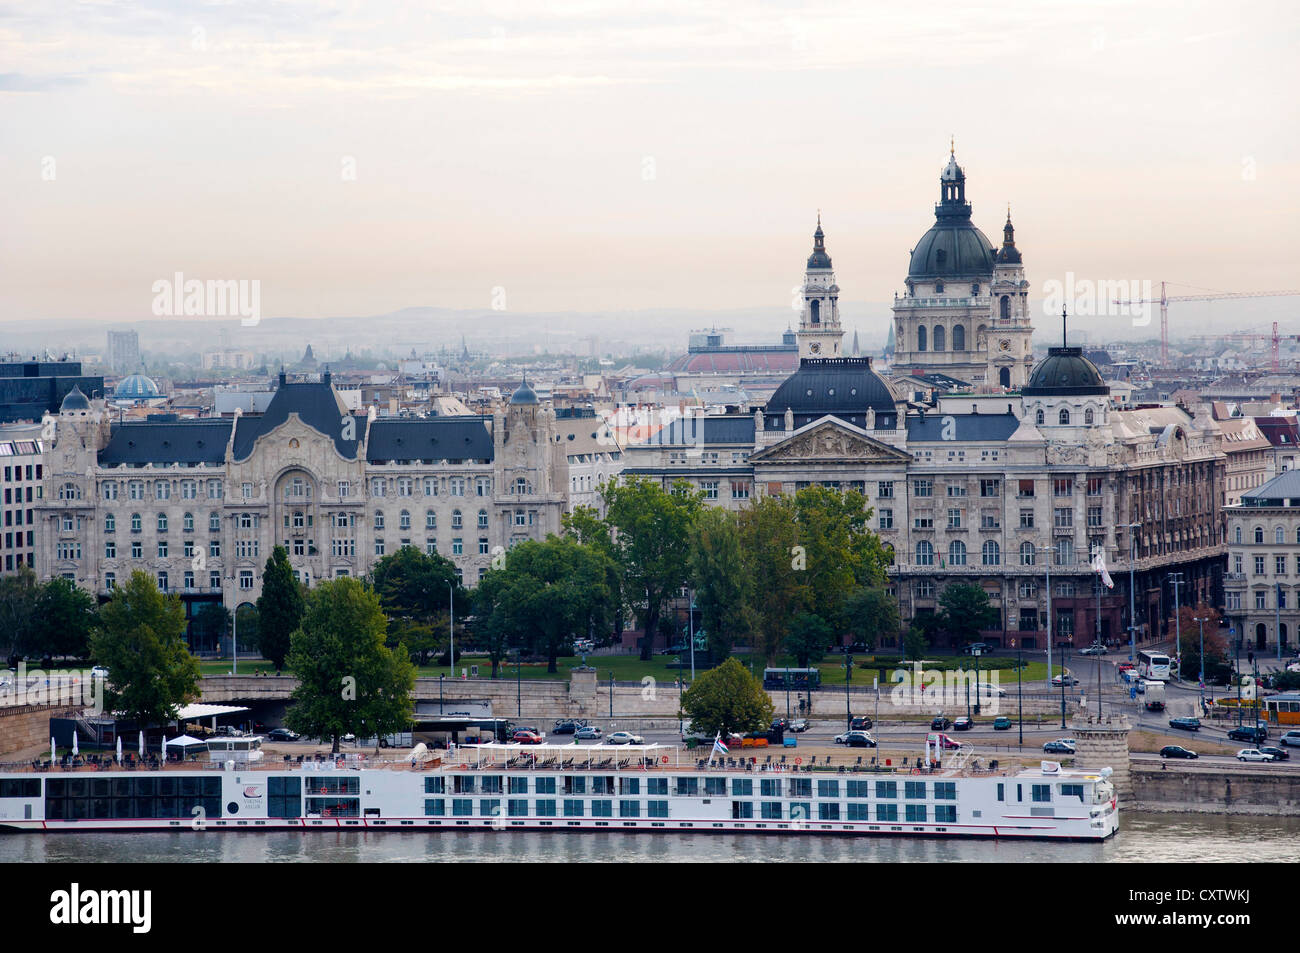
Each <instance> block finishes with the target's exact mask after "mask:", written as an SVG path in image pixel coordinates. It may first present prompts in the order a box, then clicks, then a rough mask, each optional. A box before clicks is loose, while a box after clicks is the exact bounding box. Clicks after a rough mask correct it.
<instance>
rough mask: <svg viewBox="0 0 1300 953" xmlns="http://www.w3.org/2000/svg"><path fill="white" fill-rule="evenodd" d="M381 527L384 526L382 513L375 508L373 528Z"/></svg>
mask: <svg viewBox="0 0 1300 953" xmlns="http://www.w3.org/2000/svg"><path fill="white" fill-rule="evenodd" d="M383 528H384V514H383V513H382V512H381V511H379V510H375V529H383Z"/></svg>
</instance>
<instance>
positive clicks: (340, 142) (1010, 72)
mask: <svg viewBox="0 0 1300 953" xmlns="http://www.w3.org/2000/svg"><path fill="white" fill-rule="evenodd" d="M405 10H406V8H405V7H403V6H401V5H397V6H396V7H395V8H394V12H395V13H397V14H402V13H403V11H405ZM96 11H97V12H96V15H95V16H93V17H90V18H88V19H87V18H84V17H83V18H81V19H80V20H78V21H77V23H78V25H75V26H69V22H70V21H69V19H68V18H67V17H63V16H60V11H59V7H58V5H54V6H53V7H45V8H42V11H41V12H40V13H39V14H38V15H28V14H24V13H20V12H18V11H11V15H10V16H9V18H8V21H7V23H8V26H7V29H6V30H4V31H3V32H0V50H3V51H4V53H5V57H6V61H7V62H8V63H9V64H10V70H11V72H8V73H6V74H4V75H3V76H0V110H3V112H4V116H5V122H4V124H3V129H4V132H3V133H0V135H3V137H4V139H3V142H4V145H3V149H0V169H3V174H4V175H5V177H6V179H7V180H8V181H9V183H10V185H11V189H10V190H9V192H10V194H9V203H8V204H9V213H10V215H9V217H10V221H11V223H12V226H13V227H11V228H10V229H8V230H6V233H5V240H4V245H3V247H0V260H3V261H4V262H5V265H4V268H5V287H6V291H7V294H6V295H5V296H4V299H3V302H4V304H3V308H0V321H30V320H71V319H88V320H94V321H102V322H104V324H105V325H106V326H107V325H108V324H110V323H114V322H116V323H120V322H131V321H138V320H141V319H144V318H147V317H149V316H150V307H151V304H152V302H153V300H154V297H155V293H154V291H153V285H154V283H155V282H157V281H159V280H160V279H170V278H171V276H172V275H173V274H175V273H177V272H183V273H184V274H186V275H187V276H189V275H193V276H196V277H200V278H202V279H207V280H216V279H228V280H236V281H250V282H251V281H256V282H260V290H261V312H262V314H263V315H264V316H266V317H268V318H274V317H281V316H299V317H317V316H345V315H373V314H386V313H391V312H393V311H398V310H401V309H404V308H410V307H432V308H449V309H456V310H467V311H473V310H476V309H482V310H483V311H485V312H491V311H492V310H493V309H494V308H496V309H497V310H504V311H506V312H510V313H513V314H516V315H518V314H520V313H528V312H532V313H540V312H569V313H573V312H578V313H598V312H624V311H626V312H635V311H644V310H654V309H665V308H668V309H689V310H699V311H702V312H703V311H727V310H733V309H738V308H770V307H773V306H780V305H781V304H783V303H785V302H787V301H789V300H790V298H791V289H792V288H793V287H794V286H795V285H796V284H797V283H798V281H799V273H800V263H801V261H802V259H803V257H804V256H806V255H807V251H808V248H809V247H810V244H811V233H812V230H813V228H814V226H815V221H816V215H817V212H818V209H820V210H821V213H822V217H823V222H824V226H825V229H826V235H827V247H828V250H829V252H830V254H831V255H832V256H833V257H834V259H835V266H836V270H837V274H838V276H839V280H840V282H841V284H842V286H843V289H844V292H843V294H844V299H845V302H846V306H848V305H849V303H850V302H868V303H884V302H887V301H888V300H889V298H890V297H891V296H892V294H893V293H894V292H900V293H901V292H902V291H903V290H904V289H903V280H904V278H905V277H906V273H907V257H906V256H907V252H908V250H909V249H910V248H911V247H912V246H913V245H914V244H915V242H916V241H917V240H918V239H919V238H920V236H921V234H922V233H923V232H924V231H925V230H926V229H927V228H928V227H929V226H930V224H931V222H932V207H933V204H934V203H935V201H937V199H938V176H939V172H940V170H941V169H942V167H943V164H944V162H946V160H947V158H948V152H949V145H950V141H951V138H952V137H955V147H956V155H957V158H958V160H959V161H960V162H961V163H962V165H963V167H964V168H965V169H966V173H967V175H968V193H967V194H968V197H969V198H970V200H971V202H972V204H973V206H974V222H975V224H976V225H977V226H978V227H979V228H980V229H981V230H982V231H983V232H984V233H985V234H986V235H988V236H989V237H990V238H991V239H996V237H997V235H998V234H999V231H1000V229H1001V226H1002V223H1003V220H1004V218H1005V216H1006V211H1007V206H1008V204H1010V207H1011V213H1012V217H1013V220H1014V222H1015V225H1016V234H1017V240H1018V243H1019V245H1020V247H1021V248H1022V250H1023V252H1024V255H1025V266H1026V273H1027V276H1028V279H1029V281H1030V283H1031V286H1032V294H1031V298H1032V299H1041V298H1043V297H1045V296H1046V294H1047V293H1046V291H1045V287H1046V285H1047V283H1048V282H1051V281H1060V282H1064V281H1065V280H1066V277H1067V275H1068V274H1073V275H1075V276H1077V277H1078V278H1079V279H1081V280H1090V281H1126V282H1132V281H1143V280H1145V281H1152V282H1155V283H1156V284H1155V288H1156V290H1157V291H1158V282H1159V281H1160V280H1162V279H1164V280H1169V281H1173V282H1180V283H1183V284H1182V290H1184V291H1185V290H1186V289H1187V288H1190V287H1193V286H1200V287H1207V288H1211V289H1214V290H1224V291H1263V290H1274V289H1278V288H1286V287H1290V286H1292V285H1294V284H1295V282H1294V280H1293V279H1291V278H1289V273H1290V271H1291V269H1289V267H1288V266H1289V265H1290V262H1289V260H1288V249H1289V248H1290V247H1292V246H1293V242H1294V239H1295V237H1296V234H1295V233H1296V227H1295V221H1296V215H1295V212H1296V211H1297V208H1296V205H1297V202H1296V199H1295V195H1294V190H1293V189H1290V188H1288V187H1287V186H1288V184H1289V183H1290V182H1292V181H1293V180H1294V177H1295V171H1296V160H1295V158H1294V156H1295V154H1296V148H1295V146H1296V144H1297V143H1296V139H1297V137H1296V132H1295V123H1294V122H1288V121H1287V120H1288V119H1294V114H1295V106H1294V103H1293V102H1292V101H1291V98H1290V96H1289V95H1288V94H1287V93H1286V90H1287V89H1289V88H1293V87H1294V85H1295V83H1294V82H1292V83H1288V82H1286V81H1285V80H1286V76H1287V75H1288V74H1290V75H1291V76H1292V78H1293V79H1294V78H1295V77H1294V74H1295V72H1296V66H1295V65H1294V62H1293V60H1292V59H1291V58H1289V57H1287V56H1286V53H1287V51H1288V50H1289V49H1290V48H1291V47H1292V46H1293V45H1294V40H1295V34H1296V26H1297V22H1300V21H1298V20H1297V18H1296V15H1295V14H1294V13H1293V12H1292V11H1291V10H1290V9H1289V8H1287V7H1285V6H1282V5H1280V4H1259V5H1255V6H1252V7H1250V8H1248V9H1246V10H1238V9H1233V10H1228V11H1224V10H1220V9H1213V8H1209V7H1206V8H1198V9H1195V10H1191V11H1181V10H1180V11H1179V17H1180V19H1177V20H1174V19H1171V18H1170V17H1169V16H1167V15H1166V13H1162V12H1161V11H1159V10H1130V9H1128V8H1126V7H1124V6H1122V5H1103V6H1101V7H1100V8H1099V7H1098V6H1097V5H1088V6H1082V5H1077V6H1069V7H1059V8H1058V7H1054V8H1052V9H1050V10H1041V9H1039V8H1038V7H1037V6H1036V5H1032V4H1023V3H1010V4H1002V5H998V6H997V7H989V8H967V7H958V6H945V7H943V8H942V9H940V10H938V11H935V12H929V11H927V13H926V14H925V15H924V16H922V15H921V14H918V13H912V12H897V11H895V12H880V11H871V12H859V11H856V10H855V9H854V8H853V7H851V6H848V5H845V6H834V7H831V8H828V9H825V10H821V11H819V12H818V13H817V14H815V15H812V14H808V13H806V12H801V11H800V9H799V7H798V6H797V5H773V6H771V7H767V8H764V9H762V10H759V11H755V10H752V9H749V8H747V7H741V6H734V5H732V4H729V3H718V4H712V5H707V6H704V7H701V6H699V5H695V4H693V5H686V4H681V5H670V6H669V7H667V8H665V9H664V11H663V12H662V13H661V14H660V17H659V19H658V20H656V21H651V22H646V21H644V20H641V19H638V18H637V17H636V16H634V15H633V14H631V13H627V12H620V8H618V7H617V6H613V5H602V4H569V5H561V6H559V7H555V6H551V7H549V8H548V10H547V11H545V12H540V11H532V10H527V9H526V8H524V7H522V6H521V5H517V4H512V3H486V4H482V5H472V4H453V5H450V6H447V7H444V8H443V9H441V10H440V11H438V12H437V13H435V14H427V15H426V14H425V13H423V12H420V13H419V14H416V13H414V12H409V11H407V13H406V20H405V21H404V22H402V21H400V20H399V21H398V22H391V21H389V22H383V21H380V20H379V19H375V20H374V21H373V22H371V19H370V8H368V7H367V8H366V10H364V11H362V10H360V9H359V8H357V7H356V6H355V5H353V6H352V8H351V9H350V10H349V9H347V8H345V7H344V6H337V5H336V6H334V7H329V6H326V5H318V4H298V5H291V6H286V7H279V8H276V9H275V10H274V11H269V12H268V11H262V10H260V9H258V8H256V7H253V6H251V5H245V4H228V5H223V6H222V7H220V8H219V9H215V8H209V9H207V10H203V11H201V12H200V14H199V15H197V16H191V15H189V14H188V13H186V14H182V13H178V12H174V11H171V10H170V8H169V7H168V6H167V5H156V6H153V7H146V8H138V7H134V8H130V9H126V8H119V7H115V6H114V5H112V4H106V5H102V6H100V7H97V8H96ZM55 35H57V36H58V37H59V42H58V43H51V42H50V41H51V38H52V37H53V36H55ZM344 37H346V42H344V41H343V39H342V38H344ZM1206 63H1214V64H1216V68H1215V69H1212V70H1211V69H1206V68H1205V64H1206ZM899 71H903V72H905V73H910V75H911V82H910V83H909V82H901V83H900V82H898V76H899ZM1029 76H1033V77H1034V81H1033V82H1032V83H1031V82H1028V81H1027V80H1026V78H1027V77H1029ZM1152 77H1155V79H1152ZM74 120H75V121H74ZM1189 282H1190V283H1194V284H1188V283H1189ZM498 306H500V307H498ZM871 312H872V314H874V313H875V309H874V308H872V309H871ZM1035 317H1037V315H1035ZM887 318H888V315H887V312H883V311H882V313H881V314H880V319H881V328H880V329H872V328H868V327H865V326H861V325H858V326H860V327H862V330H863V332H864V334H869V333H875V332H878V331H880V330H881V329H883V328H884V327H886V326H887ZM846 323H847V324H848V325H849V326H850V327H852V326H854V324H853V321H852V317H851V316H846ZM1038 323H1039V325H1040V333H1042V331H1043V330H1046V329H1047V328H1048V327H1049V325H1047V324H1045V323H1044V322H1042V321H1041V320H1039V321H1038ZM1115 323H1116V333H1117V334H1118V333H1119V331H1120V330H1121V329H1123V330H1124V331H1126V332H1127V331H1128V330H1129V329H1128V328H1126V327H1123V322H1122V321H1116V322H1115ZM1152 330H1153V331H1154V330H1155V329H1154V328H1153V329H1152ZM737 331H738V333H741V334H748V335H751V336H752V335H753V333H754V332H755V331H758V329H753V331H751V330H750V329H744V330H742V329H741V328H737ZM1125 336H1127V334H1125Z"/></svg>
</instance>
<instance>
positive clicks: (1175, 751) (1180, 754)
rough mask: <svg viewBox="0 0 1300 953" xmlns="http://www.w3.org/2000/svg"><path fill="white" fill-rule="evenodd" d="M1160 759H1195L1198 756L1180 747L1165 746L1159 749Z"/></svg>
mask: <svg viewBox="0 0 1300 953" xmlns="http://www.w3.org/2000/svg"><path fill="white" fill-rule="evenodd" d="M1160 757H1162V758H1197V757H1199V755H1198V754H1197V753H1196V752H1195V751H1190V750H1188V749H1187V748H1184V747H1183V746H1182V745H1165V746H1164V747H1163V748H1161V749H1160Z"/></svg>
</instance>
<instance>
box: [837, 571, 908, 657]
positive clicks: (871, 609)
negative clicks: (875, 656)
mask: <svg viewBox="0 0 1300 953" xmlns="http://www.w3.org/2000/svg"><path fill="white" fill-rule="evenodd" d="M844 625H845V628H847V629H848V631H849V633H850V634H851V635H852V636H853V637H854V638H855V639H858V640H860V641H861V642H862V643H863V644H864V645H865V646H866V647H867V651H869V652H870V651H875V648H876V646H878V645H879V644H880V642H881V640H882V639H884V638H891V639H892V638H897V637H898V632H899V618H898V600H897V599H895V598H894V597H893V596H891V595H890V594H889V593H887V592H886V591H885V587H884V586H882V585H872V586H860V587H859V588H857V589H855V590H853V592H852V593H850V594H849V597H848V599H846V600H845V602H844Z"/></svg>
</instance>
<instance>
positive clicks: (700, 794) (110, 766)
mask: <svg viewBox="0 0 1300 953" xmlns="http://www.w3.org/2000/svg"><path fill="white" fill-rule="evenodd" d="M214 757H215V755H214ZM864 760H865V761H866V762H867V763H866V764H863V763H862V762H863V761H864ZM918 760H919V759H918ZM7 767H8V768H10V770H4V771H2V772H0V830H5V831H40V832H54V831H66V830H105V831H113V830H186V829H193V830H202V831H240V830H262V831H265V830H278V829H294V830H303V831H317V830H330V831H332V830H339V829H360V830H370V829H375V830H402V831H408V830H409V831H415V830H419V831H431V830H435V831H436V830H448V829H450V830H475V829H479V830H482V829H491V830H496V831H503V832H508V831H515V830H530V831H536V830H550V831H590V830H606V831H614V830H617V831H691V832H701V833H719V832H725V833H738V832H760V833H783V834H792V833H808V834H836V835H850V834H875V835H885V836H890V835H892V836H925V837H935V836H938V837H1008V838H1045V839H1054V840H1055V839H1063V840H1104V839H1105V838H1107V837H1110V836H1111V835H1112V834H1114V833H1115V832H1116V830H1117V829H1118V823H1119V821H1118V807H1117V803H1116V797H1115V789H1114V786H1113V785H1112V783H1111V781H1110V774H1111V772H1110V769H1109V768H1106V769H1102V770H1101V771H1085V770H1072V769H1067V768H1062V767H1061V766H1060V765H1059V764H1056V763H1054V762H1043V763H1042V765H1041V766H1040V767H1035V768H1031V769H1020V768H1019V767H1017V769H1016V770H1006V769H999V768H998V767H996V762H991V763H990V765H989V766H986V767H975V766H973V765H972V764H971V763H970V762H969V761H967V762H966V763H965V764H961V765H957V764H954V763H949V764H945V765H942V766H940V765H937V764H923V766H920V767H916V766H913V767H904V768H900V767H893V766H891V767H878V766H875V765H873V764H871V763H870V759H869V758H866V759H859V761H858V762H857V763H849V764H838V765H836V764H828V763H825V762H823V763H821V764H818V763H815V759H813V758H809V759H804V758H794V757H790V758H788V759H787V758H784V757H780V756H777V755H772V756H768V757H763V756H758V757H752V756H746V757H732V756H730V755H728V756H715V757H713V758H711V759H709V758H697V757H696V756H695V753H693V752H682V751H681V749H679V748H677V747H675V746H667V745H655V744H648V745H608V744H596V745H576V744H567V745H551V744H539V745H518V744H483V745H464V746H460V747H456V748H453V749H452V750H450V751H436V752H430V751H426V750H425V749H424V746H423V745H421V746H418V747H417V748H416V749H415V750H414V751H412V752H411V754H410V755H408V756H407V757H406V758H405V759H404V760H398V761H377V760H372V759H370V758H368V757H365V756H362V755H355V754H353V755H339V756H319V755H318V756H308V757H307V758H304V759H302V760H293V761H288V760H285V761H279V762H277V761H276V760H275V759H274V758H273V757H266V758H262V759H255V760H234V759H230V760H224V761H223V760H209V761H183V762H181V763H179V764H177V763H162V762H158V761H154V760H151V759H146V760H143V761H141V760H138V759H129V760H128V761H126V762H125V763H123V762H119V761H116V760H115V759H113V758H112V757H111V756H107V757H106V758H105V759H104V761H103V762H102V763H99V764H91V765H85V764H83V765H77V764H75V763H54V764H51V763H49V762H39V761H38V762H35V763H33V764H29V765H24V766H21V767H17V766H13V765H10V766H7ZM14 768H17V769H16V770H15V769H14Z"/></svg>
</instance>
